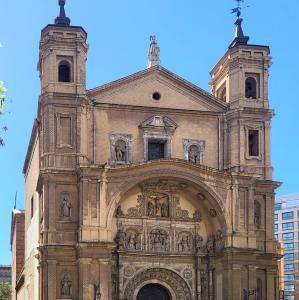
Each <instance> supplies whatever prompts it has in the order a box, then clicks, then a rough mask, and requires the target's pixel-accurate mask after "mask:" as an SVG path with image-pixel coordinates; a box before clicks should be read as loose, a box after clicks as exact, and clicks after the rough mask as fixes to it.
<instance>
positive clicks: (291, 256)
mask: <svg viewBox="0 0 299 300" xmlns="http://www.w3.org/2000/svg"><path fill="white" fill-rule="evenodd" d="M283 258H284V260H294V253H287V254H285V255H284V256H283Z"/></svg>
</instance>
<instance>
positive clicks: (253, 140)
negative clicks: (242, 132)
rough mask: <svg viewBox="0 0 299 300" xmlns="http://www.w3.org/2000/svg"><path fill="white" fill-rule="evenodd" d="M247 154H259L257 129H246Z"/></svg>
mask: <svg viewBox="0 0 299 300" xmlns="http://www.w3.org/2000/svg"><path fill="white" fill-rule="evenodd" d="M248 154H249V156H259V131H258V130H249V131H248Z"/></svg>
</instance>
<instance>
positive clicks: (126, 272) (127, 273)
mask: <svg viewBox="0 0 299 300" xmlns="http://www.w3.org/2000/svg"><path fill="white" fill-rule="evenodd" d="M134 273H135V269H134V267H132V266H130V265H129V266H126V267H125V268H124V276H125V277H132V276H133V275H134Z"/></svg>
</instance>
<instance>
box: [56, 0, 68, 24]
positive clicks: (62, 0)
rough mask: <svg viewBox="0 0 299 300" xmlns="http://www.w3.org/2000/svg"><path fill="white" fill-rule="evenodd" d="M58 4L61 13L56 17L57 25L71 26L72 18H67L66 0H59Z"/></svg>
mask: <svg viewBox="0 0 299 300" xmlns="http://www.w3.org/2000/svg"><path fill="white" fill-rule="evenodd" d="M58 4H59V6H60V14H59V17H57V18H56V19H55V25H57V26H70V24H71V20H70V18H67V17H66V15H65V10H64V6H65V0H58Z"/></svg>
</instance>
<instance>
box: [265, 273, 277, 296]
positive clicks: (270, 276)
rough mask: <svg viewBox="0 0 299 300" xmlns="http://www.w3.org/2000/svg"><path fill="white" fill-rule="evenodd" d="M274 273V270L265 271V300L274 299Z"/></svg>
mask: <svg viewBox="0 0 299 300" xmlns="http://www.w3.org/2000/svg"><path fill="white" fill-rule="evenodd" d="M276 273H277V270H276V269H267V271H266V274H267V275H266V276H267V280H266V285H267V287H266V288H267V292H266V295H267V298H266V300H273V299H275V278H276Z"/></svg>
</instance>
